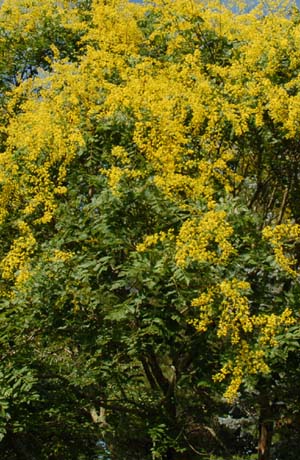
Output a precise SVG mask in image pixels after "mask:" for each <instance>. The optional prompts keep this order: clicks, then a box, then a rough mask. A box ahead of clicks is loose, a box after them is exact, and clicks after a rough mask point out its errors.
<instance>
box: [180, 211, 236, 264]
mask: <svg viewBox="0 0 300 460" xmlns="http://www.w3.org/2000/svg"><path fill="white" fill-rule="evenodd" d="M232 234H233V229H232V227H231V226H230V225H229V224H228V222H226V213H225V212H224V211H218V210H211V211H208V212H207V213H205V214H204V215H203V217H202V218H199V219H195V218H194V219H188V220H186V221H185V222H184V223H183V224H182V226H181V228H180V231H179V234H178V236H177V239H176V256H175V258H176V263H177V264H178V265H179V266H187V265H188V264H189V263H190V262H194V261H196V262H208V263H220V264H223V263H225V262H226V261H227V260H228V257H229V256H230V255H232V254H233V253H234V248H233V246H232V245H231V243H230V242H229V241H228V239H229V237H230V236H231V235H232Z"/></svg>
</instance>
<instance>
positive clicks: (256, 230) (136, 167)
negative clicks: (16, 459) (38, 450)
mask: <svg viewBox="0 0 300 460" xmlns="http://www.w3.org/2000/svg"><path fill="white" fill-rule="evenodd" d="M17 4H18V6H16V7H14V8H13V7H12V6H11V5H10V3H9V2H4V5H3V6H2V15H3V17H5V15H10V16H9V17H10V19H11V23H12V24H13V23H14V21H18V20H19V19H15V18H18V17H19V18H20V17H21V18H24V21H25V27H24V29H22V30H20V31H18V33H20V34H23V30H25V31H26V30H27V31H29V32H30V31H31V30H33V31H35V30H36V29H35V28H36V24H37V23H39V21H41V20H42V19H41V18H43V17H44V13H43V11H44V10H43V8H44V6H45V8H48V6H51V8H52V9H50V12H49V13H47V14H48V15H49V17H50V19H49V20H50V22H51V21H54V23H55V24H57V21H59V30H60V33H62V32H61V30H63V31H64V33H65V35H64V40H65V41H63V40H62V39H61V38H60V39H58V40H56V41H55V40H53V43H49V40H48V36H47V40H48V41H47V53H46V57H45V58H43V61H41V62H39V63H37V64H36V63H35V62H34V72H31V73H29V75H27V74H26V72H27V69H30V68H31V67H30V65H31V62H30V59H32V58H31V57H29V63H27V62H26V63H25V64H24V66H23V67H22V66H21V67H20V68H21V69H25V70H23V71H21V73H22V72H23V74H24V75H23V77H22V75H21V76H20V77H18V79H17V81H16V82H14V86H12V85H11V86H10V87H9V88H7V89H5V99H4V102H3V113H4V114H3V128H2V133H3V136H2V137H3V141H2V154H1V157H0V184H1V191H0V203H1V231H2V235H3V236H2V238H3V245H2V248H1V260H0V268H1V293H2V298H3V316H4V318H5V321H4V322H3V324H4V326H3V331H4V332H5V334H4V332H3V336H4V337H5V340H7V330H9V327H8V325H9V321H8V320H9V318H10V315H12V317H13V318H14V317H15V321H16V327H15V329H17V330H18V331H22V333H21V334H20V332H19V336H18V338H17V339H14V340H15V345H14V346H15V348H16V351H15V353H16V356H19V355H18V353H20V350H22V349H23V347H24V343H25V344H26V345H27V346H28V348H29V350H30V351H29V352H28V353H27V355H26V354H25V356H23V357H22V359H23V360H24V361H25V362H26V363H27V365H28V366H29V368H30V372H31V373H29V374H28V375H30V378H31V379H33V380H34V381H35V382H36V383H34V384H33V383H31V384H30V385H29V386H30V388H33V389H34V391H33V390H32V391H33V394H34V395H35V396H34V398H36V399H37V400H39V398H41V388H42V386H39V385H40V383H39V382H40V381H41V375H42V373H41V370H40V369H41V368H43V367H47V368H48V369H51V372H54V370H55V375H56V376H57V375H58V376H59V377H55V378H57V379H58V381H59V378H61V379H66V381H67V382H68V385H70V387H72V388H73V389H74V395H77V397H78V395H80V394H82V393H84V394H85V399H84V403H83V405H84V407H83V410H84V411H85V413H86V414H87V415H86V416H87V417H90V419H91V421H94V422H96V425H97V429H98V430H99V431H98V433H99V438H102V437H103V439H104V440H105V442H106V444H107V446H109V449H110V455H111V458H120V451H122V449H123V450H124V442H125V438H126V434H128V432H130V433H132V439H134V442H135V443H136V444H137V445H136V446H135V449H134V450H133V451H130V448H129V446H127V447H126V449H127V450H128V456H130V458H137V459H139V458H149V459H150V458H152V459H167V460H171V459H179V458H185V459H188V458H190V459H193V458H196V457H195V455H197V452H198V454H199V452H202V453H203V452H205V449H206V451H207V449H208V452H209V453H213V452H215V453H219V451H218V449H221V450H222V448H224V446H225V444H226V443H225V441H222V439H221V440H220V438H219V436H218V434H216V433H215V431H213V429H212V427H208V428H207V418H208V420H210V421H209V422H208V423H211V419H209V416H207V415H205V414H207V412H208V411H210V410H211V411H217V404H216V403H215V400H214V398H216V395H217V394H218V392H220V391H221V392H222V393H223V395H224V397H225V399H226V400H227V401H228V403H231V404H232V403H234V401H237V400H238V398H243V395H246V396H245V398H246V399H247V398H248V399H249V398H250V399H251V398H252V402H253V401H254V403H253V404H256V406H257V411H258V413H259V416H258V417H257V419H258V423H259V432H260V436H259V446H258V451H259V459H260V460H263V459H264V460H267V459H268V458H269V455H270V445H271V439H272V432H273V420H274V421H275V420H276V417H277V419H279V418H281V417H283V415H284V411H283V412H282V414H283V415H282V414H279V415H275V414H274V413H273V412H272V404H273V403H274V400H275V399H276V398H277V397H278V395H279V394H282V392H281V393H280V391H281V385H282V382H281V380H280V377H278V378H277V377H276V379H277V380H278V382H277V380H276V379H275V377H274V375H275V373H276V375H282V374H283V368H284V364H285V363H286V362H288V360H289V359H292V360H295V355H293V353H294V350H293V349H292V347H291V342H293V343H294V344H295V342H296V344H298V342H297V340H298V338H299V326H298V321H299V309H298V304H297V294H298V291H299V284H298V277H299V274H298V271H299V263H300V256H299V238H300V219H299V217H300V212H299V199H298V196H299V195H298V192H300V187H299V170H298V169H299V165H298V163H299V161H298V160H299V134H300V133H299V121H298V120H299V115H300V113H299V112H300V105H299V91H298V87H299V84H300V80H299V66H300V51H299V50H300V46H299V45H300V43H299V41H300V21H299V13H298V11H297V9H296V8H295V7H294V6H293V5H292V4H289V3H287V4H282V2H280V4H279V3H278V4H275V3H274V2H272V3H270V5H266V3H265V2H264V3H263V4H259V5H256V6H253V8H252V9H251V8H249V7H247V5H246V6H245V7H244V8H243V7H242V6H239V5H235V7H234V8H233V9H230V8H229V7H226V6H223V5H221V4H220V3H219V2H217V3H216V4H214V3H213V2H212V3H211V4H202V3H201V2H196V1H192V0H191V1H181V0H174V1H156V2H154V4H147V5H135V4H131V3H128V2H125V1H122V0H116V1H113V0H112V1H100V0H99V1H94V2H92V3H91V5H88V7H86V9H85V10H84V13H83V8H82V7H81V8H80V2H79V5H77V7H76V2H75V4H74V2H58V3H57V2H51V1H45V2H43V3H42V4H40V3H39V4H37V3H36V2H21V1H20V2H17ZM70 13H71V14H70ZM51 24H52V22H51ZM9 27H10V26H9ZM9 27H8V26H7V29H6V28H5V25H4V26H3V29H4V30H7V34H8V35H9V34H11V33H14V34H15V33H16V32H15V29H14V28H13V27H12V28H11V29H10V28H9ZM51 27H52V26H51ZM57 27H58V26H57ZM66 31H67V32H66ZM29 32H28V33H29ZM68 34H71V35H72V37H73V40H74V44H73V47H72V49H71V50H69V48H68V46H67V45H68V43H69V41H68V40H69V38H68V37H69V35H68ZM4 36H5V34H4ZM44 36H45V35H44ZM23 39H24V37H23ZM62 42H63V43H64V46H60V45H61V43H62ZM42 43H43V46H44V41H42ZM26 49H28V45H27V48H26ZM66 50H67V51H66ZM11 52H13V51H11ZM18 53H19V48H18ZM18 60H21V62H22V65H23V61H22V57H20V56H19V55H18ZM43 63H44V65H43ZM45 63H48V65H46V64H45ZM24 72H25V73H24ZM25 74H26V75H25ZM25 77H26V78H25ZM14 78H15V79H16V76H14ZM11 312H14V313H11ZM22 315H25V318H27V320H26V321H25V322H24V323H23V322H22ZM15 329H14V328H12V332H11V335H13V334H16V331H15ZM287 337H289V339H287ZM297 346H298V345H297ZM297 346H296V349H297ZM20 356H21V355H20ZM22 359H21V361H22ZM26 360H27V361H26ZM30 360H31V361H32V362H33V363H35V364H34V366H31V367H30ZM11 362H13V360H7V362H6V361H5V362H4V365H3V369H4V370H5V366H9V365H11ZM293 362H294V361H293ZM205 363H206V364H205ZM53 369H54V370H53ZM189 373H190V374H191V375H190V376H189V375H188V374H189ZM51 375H52V374H51ZM286 375H287V374H285V376H286ZM294 377H295V376H294ZM197 379H198V383H197ZM270 379H271V380H274V379H275V380H276V382H277V383H276V382H275V384H274V385H273V387H272V389H271V390H270ZM201 382H202V383H201ZM213 382H214V383H213ZM57 385H58V383H57ZM207 388H209V391H210V392H209V394H208V395H206V391H208V390H206V389H207ZM198 392H199V393H198ZM195 394H196V395H197V397H199V398H200V399H199V400H200V406H201V408H202V412H203V413H202V414H200V415H197V411H199V410H200V408H199V406H197V405H196V404H195V405H194V406H193V404H191V403H190V402H188V401H189V399H191V398H193V395H195ZM249 395H250V396H249ZM255 395H259V396H255ZM74 397H75V396H74ZM34 398H33V399H34ZM218 398H219V403H220V405H222V404H223V405H224V404H225V402H224V401H222V399H221V397H220V396H218ZM272 398H273V399H272ZM141 399H142V402H141V401H140V400H141ZM287 400H288V398H287ZM32 404H33V406H34V404H38V403H35V402H33V403H32ZM189 405H190V406H189ZM7 407H9V402H7ZM43 407H44V406H43ZM222 407H223V406H222ZM222 410H224V407H223V409H222ZM286 410H288V409H286ZM7 411H9V409H7ZM160 411H161V414H160V415H159V412H160ZM58 412H59V411H58ZM7 413H8V412H7ZM270 413H271V415H270ZM119 414H125V415H124V417H126V420H128V418H129V417H131V419H130V423H129V426H126V429H127V430H128V431H127V432H126V429H125V426H124V424H122V422H121V421H120V415H119ZM145 415H146V419H145ZM219 415H220V414H219ZM270 417H271V419H272V422H271V423H270V421H269V419H270ZM4 419H5V417H4ZM147 420H148V422H147ZM5 423H7V422H5ZM5 423H4V425H5ZM7 425H8V428H7V427H6V428H5V427H4V430H6V432H9V423H7ZM195 426H196V428H195V429H194V430H193V427H195ZM205 427H206V428H205ZM7 430H8V431H7ZM11 430H12V431H13V429H12V428H11ZM118 430H119V431H118ZM197 430H198V431H197ZM205 430H206V431H205ZM203 431H204V432H206V435H205V436H206V437H207V436H208V437H209V433H210V436H212V437H213V438H214V441H215V442H216V444H217V445H218V447H217V448H214V447H211V446H210V443H206V441H205V442H204V443H203V442H202V443H201V440H200V438H201V436H202V438H203ZM4 432H5V431H4ZM137 432H140V433H143V435H141V436H140V439H141V440H142V443H141V445H139V443H138V438H137ZM195 433H196V435H195ZM197 433H198V435H197ZM211 433H213V434H211ZM205 436H204V438H205ZM92 439H93V442H95V440H94V438H92ZM205 439H206V438H205ZM4 440H5V437H4ZM122 443H123V444H122ZM205 444H207V445H206V446H205ZM207 446H208V447H207ZM225 447H226V446H225ZM57 449H58V451H57V452H58V453H57V454H56V457H55V456H54V457H53V458H62V457H61V456H62V455H66V453H65V452H64V453H62V451H61V450H59V448H57ZM214 449H215V450H214ZM228 452H229V451H228V448H227V454H228ZM225 453H226V449H225ZM233 453H234V452H232V451H231V452H229V454H228V455H233ZM40 455H41V454H40ZM43 455H44V454H43ZM45 455H49V453H48V454H47V453H46V454H45ZM123 455H124V454H123ZM40 458H41V457H40ZM45 458H46V457H45ZM64 458H67V457H64ZM70 458H71V457H70ZM128 458H129V457H128Z"/></svg>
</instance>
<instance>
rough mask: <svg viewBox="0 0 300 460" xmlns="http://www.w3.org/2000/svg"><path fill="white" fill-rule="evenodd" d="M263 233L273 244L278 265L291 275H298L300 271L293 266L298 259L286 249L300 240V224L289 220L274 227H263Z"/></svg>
mask: <svg viewBox="0 0 300 460" xmlns="http://www.w3.org/2000/svg"><path fill="white" fill-rule="evenodd" d="M262 233H263V237H264V238H265V239H267V240H269V241H270V243H271V245H272V246H273V250H274V255H275V259H276V262H277V263H278V265H279V266H280V267H281V268H282V269H283V270H285V271H286V272H287V273H289V274H290V275H292V276H297V275H298V273H297V271H296V270H294V268H293V266H294V265H295V263H296V260H295V258H294V257H293V256H290V255H289V254H288V252H287V250H286V249H287V246H289V245H291V244H294V243H295V242H298V241H300V225H299V224H294V223H290V222H288V223H286V224H281V225H277V226H276V227H274V228H272V227H269V226H268V227H265V228H264V229H263V232H262Z"/></svg>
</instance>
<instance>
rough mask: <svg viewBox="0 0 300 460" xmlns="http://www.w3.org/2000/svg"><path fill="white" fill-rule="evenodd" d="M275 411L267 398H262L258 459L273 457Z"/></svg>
mask: <svg viewBox="0 0 300 460" xmlns="http://www.w3.org/2000/svg"><path fill="white" fill-rule="evenodd" d="M273 428H274V422H273V411H272V406H271V405H270V402H269V401H268V399H267V398H265V399H264V400H262V402H261V406H260V416H259V438H258V460H270V459H271V456H270V455H271V444H272V436H273Z"/></svg>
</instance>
